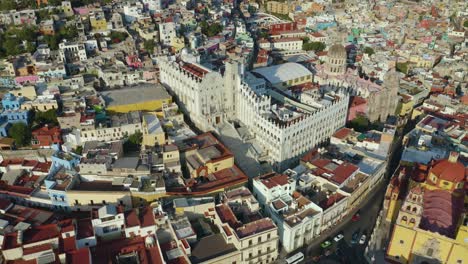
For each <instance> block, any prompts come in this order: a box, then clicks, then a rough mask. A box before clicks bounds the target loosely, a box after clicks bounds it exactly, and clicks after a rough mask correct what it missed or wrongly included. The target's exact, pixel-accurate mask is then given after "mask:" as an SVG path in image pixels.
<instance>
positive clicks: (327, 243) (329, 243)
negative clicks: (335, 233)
mask: <svg viewBox="0 0 468 264" xmlns="http://www.w3.org/2000/svg"><path fill="white" fill-rule="evenodd" d="M331 244H332V243H331V242H330V241H329V240H327V241H324V242H322V244H320V247H321V248H328V247H329V246H331Z"/></svg>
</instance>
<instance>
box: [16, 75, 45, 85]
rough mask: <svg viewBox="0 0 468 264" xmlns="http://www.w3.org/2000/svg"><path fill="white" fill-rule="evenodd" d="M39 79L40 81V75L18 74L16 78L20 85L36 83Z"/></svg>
mask: <svg viewBox="0 0 468 264" xmlns="http://www.w3.org/2000/svg"><path fill="white" fill-rule="evenodd" d="M37 81H39V77H38V76H36V75H29V76H18V77H16V78H15V82H16V84H18V85H24V84H35V83H36V82H37Z"/></svg>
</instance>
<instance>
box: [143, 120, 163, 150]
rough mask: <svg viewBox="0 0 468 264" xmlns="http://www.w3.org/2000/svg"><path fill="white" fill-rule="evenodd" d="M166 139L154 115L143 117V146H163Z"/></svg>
mask: <svg viewBox="0 0 468 264" xmlns="http://www.w3.org/2000/svg"><path fill="white" fill-rule="evenodd" d="M165 141H166V137H165V134H164V130H163V129H162V127H161V122H159V119H158V117H157V115H156V113H154V112H153V113H146V114H144V115H143V141H142V144H143V145H145V146H155V145H159V146H162V145H164V143H165Z"/></svg>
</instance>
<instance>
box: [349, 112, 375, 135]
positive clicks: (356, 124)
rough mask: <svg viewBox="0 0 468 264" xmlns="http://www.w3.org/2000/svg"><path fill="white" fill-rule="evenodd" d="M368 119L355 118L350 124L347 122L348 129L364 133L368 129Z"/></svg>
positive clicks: (363, 117) (362, 117)
mask: <svg viewBox="0 0 468 264" xmlns="http://www.w3.org/2000/svg"><path fill="white" fill-rule="evenodd" d="M369 124H370V122H369V119H367V117H365V116H357V117H356V118H354V119H353V120H351V122H349V125H348V126H349V127H351V128H353V129H354V130H356V131H358V132H364V131H367V130H368V127H369Z"/></svg>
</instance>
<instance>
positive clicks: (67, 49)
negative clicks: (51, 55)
mask: <svg viewBox="0 0 468 264" xmlns="http://www.w3.org/2000/svg"><path fill="white" fill-rule="evenodd" d="M59 56H60V59H61V60H62V61H63V62H65V63H71V62H76V61H85V60H87V59H88V57H87V56H86V48H85V45H84V44H83V43H76V42H67V41H66V40H64V41H63V42H62V43H60V44H59Z"/></svg>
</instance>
